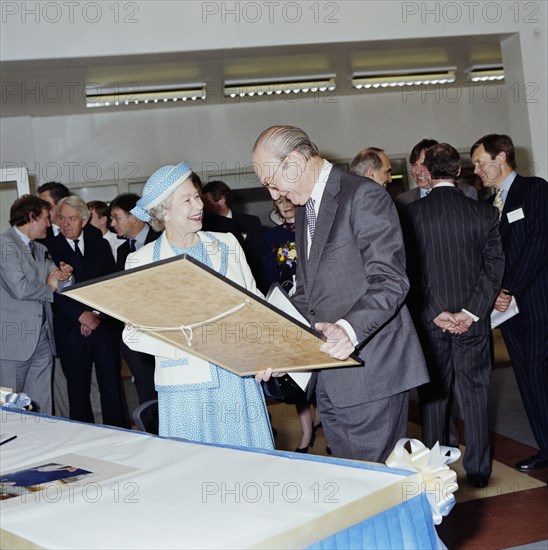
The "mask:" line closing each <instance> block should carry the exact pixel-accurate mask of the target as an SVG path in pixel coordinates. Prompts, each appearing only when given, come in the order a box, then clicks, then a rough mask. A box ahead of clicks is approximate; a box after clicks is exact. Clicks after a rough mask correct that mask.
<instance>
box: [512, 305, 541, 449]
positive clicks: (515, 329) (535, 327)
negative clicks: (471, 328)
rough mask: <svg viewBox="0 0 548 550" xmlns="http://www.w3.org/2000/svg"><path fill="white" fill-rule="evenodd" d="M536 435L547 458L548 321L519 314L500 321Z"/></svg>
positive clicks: (528, 415)
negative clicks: (527, 317) (526, 317)
mask: <svg viewBox="0 0 548 550" xmlns="http://www.w3.org/2000/svg"><path fill="white" fill-rule="evenodd" d="M501 331H502V335H503V337H504V342H505V343H506V347H507V348H508V354H509V355H510V361H511V362H512V367H513V368H514V373H515V375H516V381H517V383H518V387H519V391H520V394H521V398H522V400H523V406H524V407H525V411H526V413H527V418H528V419H529V423H530V424H531V429H532V430H533V435H534V436H535V440H536V442H537V444H538V446H539V449H540V450H541V452H542V453H543V456H545V457H546V458H548V322H546V321H532V322H527V320H525V319H523V318H522V315H521V314H519V315H517V316H516V317H512V318H511V319H509V320H508V321H506V322H505V323H503V324H502V325H501Z"/></svg>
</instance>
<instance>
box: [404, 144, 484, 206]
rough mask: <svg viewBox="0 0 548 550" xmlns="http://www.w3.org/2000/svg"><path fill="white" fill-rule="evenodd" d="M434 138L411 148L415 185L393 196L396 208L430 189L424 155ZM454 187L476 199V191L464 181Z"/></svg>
mask: <svg viewBox="0 0 548 550" xmlns="http://www.w3.org/2000/svg"><path fill="white" fill-rule="evenodd" d="M437 144H438V142H437V141H436V140H435V139H422V140H421V141H419V142H418V143H417V144H416V145H415V146H414V147H413V149H412V150H411V155H410V156H409V162H410V163H411V172H412V174H413V179H414V180H415V183H416V184H417V187H414V188H413V189H409V190H408V191H405V192H404V193H400V194H399V195H396V196H395V197H394V201H395V203H396V206H397V207H398V208H402V207H404V206H405V205H407V204H410V203H412V202H415V201H418V200H419V199H423V198H424V197H426V195H428V193H430V190H431V189H432V187H431V185H430V181H429V179H428V177H427V174H426V173H425V171H424V155H425V153H426V150H427V149H428V148H429V147H432V146H433V145H437ZM456 187H457V188H458V189H460V190H461V191H462V192H463V193H464V194H465V195H466V196H467V197H470V198H471V199H474V200H478V192H477V191H476V190H475V189H474V187H472V186H471V185H468V184H466V183H457V184H456Z"/></svg>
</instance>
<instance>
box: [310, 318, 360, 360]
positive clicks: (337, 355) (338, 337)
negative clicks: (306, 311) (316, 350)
mask: <svg viewBox="0 0 548 550" xmlns="http://www.w3.org/2000/svg"><path fill="white" fill-rule="evenodd" d="M314 328H315V329H316V330H319V331H320V332H321V333H322V334H323V335H324V336H326V338H327V341H326V342H324V343H323V344H322V346H321V347H320V351H323V352H324V353H327V354H328V355H331V357H333V358H334V359H340V360H341V361H344V360H345V359H348V358H349V357H350V354H351V353H353V352H354V350H355V349H356V348H355V347H354V344H353V343H352V342H351V341H350V338H349V336H348V334H347V333H346V330H344V329H343V328H342V327H340V326H339V325H334V324H332V323H316V324H315V325H314Z"/></svg>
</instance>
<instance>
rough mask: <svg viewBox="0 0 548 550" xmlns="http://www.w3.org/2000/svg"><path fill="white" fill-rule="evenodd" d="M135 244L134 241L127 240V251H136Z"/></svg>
mask: <svg viewBox="0 0 548 550" xmlns="http://www.w3.org/2000/svg"><path fill="white" fill-rule="evenodd" d="M135 242H136V240H135V239H129V251H130V252H135V251H136V250H137V248H136V247H135Z"/></svg>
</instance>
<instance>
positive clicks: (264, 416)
mask: <svg viewBox="0 0 548 550" xmlns="http://www.w3.org/2000/svg"><path fill="white" fill-rule="evenodd" d="M191 173H192V169H191V168H190V166H189V165H188V164H187V163H185V162H182V163H180V164H178V165H177V166H164V167H162V168H160V169H159V170H157V171H156V172H154V174H152V176H151V177H150V178H149V180H148V181H147V183H146V185H145V188H144V190H143V197H142V198H141V199H140V200H139V201H138V202H137V206H136V207H135V208H134V209H133V210H132V211H131V213H132V214H133V215H134V216H136V217H138V218H139V219H141V220H143V221H146V222H149V223H150V224H151V225H152V227H153V229H155V230H157V231H161V230H163V233H162V235H161V236H160V237H159V238H158V239H157V240H156V241H154V242H152V243H149V244H147V245H145V246H144V247H142V248H141V249H139V250H138V251H137V252H135V253H133V254H130V255H129V256H128V258H127V260H126V269H130V268H135V267H140V266H143V265H146V264H148V263H151V262H156V261H159V260H164V259H166V258H171V257H174V256H177V255H180V254H187V255H188V256H191V257H192V258H194V259H196V260H198V261H199V262H201V263H203V264H204V265H206V266H208V267H210V268H211V269H213V270H215V271H217V272H218V273H220V274H221V275H223V276H225V277H227V278H228V279H230V280H231V281H233V282H235V283H237V284H239V285H240V286H242V287H244V288H245V289H247V290H249V291H250V292H253V293H256V294H260V293H259V291H258V290H257V288H256V285H255V280H254V279H253V276H252V275H251V271H250V269H249V266H248V265H247V263H246V261H245V255H244V253H243V251H242V249H241V247H240V245H239V243H238V241H237V240H236V238H235V237H234V236H233V235H231V234H230V233H209V232H205V231H200V229H201V227H202V214H203V203H202V199H201V197H200V189H199V187H198V186H197V185H195V184H194V183H193V181H192V180H191V178H190V175H191ZM124 334H125V336H126V338H125V341H126V343H127V344H128V346H129V347H131V348H132V349H135V350H137V351H143V352H146V353H150V354H152V355H155V356H156V370H155V385H156V390H157V391H158V409H159V424H160V426H159V432H160V435H162V436H168V437H180V438H184V439H189V440H192V441H198V442H204V443H214V444H224V445H237V446H244V447H256V448H263V449H272V448H273V446H274V445H273V438H272V430H271V427H270V423H269V420H268V412H267V409H266V404H265V400H264V396H263V393H262V390H261V386H260V385H259V384H258V383H257V382H256V381H255V379H254V378H253V377H252V376H245V377H240V376H238V375H236V374H233V373H231V372H229V371H227V370H224V369H222V368H221V367H218V366H217V365H214V364H213V363H210V362H208V361H205V360H203V359H200V358H198V357H195V356H194V355H192V354H190V353H188V352H186V351H182V350H180V349H176V348H174V347H173V346H172V345H169V344H166V343H165V342H162V341H160V340H158V339H156V338H154V337H153V336H151V335H150V334H148V333H147V332H142V331H138V333H137V334H136V333H135V329H134V328H132V329H129V327H126V330H125V331H124Z"/></svg>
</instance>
